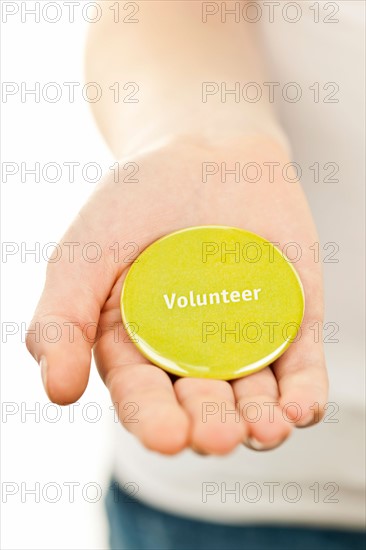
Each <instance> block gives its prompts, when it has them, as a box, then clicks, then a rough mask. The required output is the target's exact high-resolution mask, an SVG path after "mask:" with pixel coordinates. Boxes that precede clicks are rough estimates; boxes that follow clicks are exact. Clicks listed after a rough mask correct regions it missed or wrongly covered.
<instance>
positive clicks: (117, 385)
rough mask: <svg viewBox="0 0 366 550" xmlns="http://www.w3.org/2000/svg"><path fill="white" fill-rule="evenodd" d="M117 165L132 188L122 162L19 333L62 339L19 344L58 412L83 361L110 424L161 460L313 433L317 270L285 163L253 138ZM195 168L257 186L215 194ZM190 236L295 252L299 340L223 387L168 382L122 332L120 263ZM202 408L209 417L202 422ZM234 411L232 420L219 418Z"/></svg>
mask: <svg viewBox="0 0 366 550" xmlns="http://www.w3.org/2000/svg"><path fill="white" fill-rule="evenodd" d="M128 162H129V163H130V162H134V163H135V164H134V165H129V167H130V166H134V167H135V169H136V170H137V169H138V172H137V173H136V175H135V176H134V178H126V177H125V176H126V174H127V172H126V163H127V161H125V162H121V171H120V178H119V181H118V182H116V181H115V177H114V176H115V175H109V176H108V177H107V178H105V180H104V181H103V182H102V183H101V184H100V185H99V186H98V187H97V189H96V190H95V192H94V193H93V195H92V196H91V198H90V199H89V201H88V202H87V204H86V205H85V206H84V207H83V208H82V210H81V211H80V213H79V215H78V216H77V218H76V220H75V221H74V223H73V224H72V225H71V227H70V228H69V229H68V230H67V232H66V234H65V235H64V237H63V239H62V240H61V242H60V246H61V249H62V250H63V252H65V253H64V254H63V255H62V258H61V260H60V261H58V262H55V263H50V264H49V265H48V269H47V278H46V283H45V288H44V291H43V294H42V296H41V299H40V301H39V304H38V306H37V309H36V312H35V314H34V318H33V320H32V323H31V326H30V328H32V326H33V327H34V324H35V323H40V326H41V327H42V326H43V325H45V324H47V323H50V322H55V323H58V325H59V326H60V327H61V329H62V336H61V338H60V339H59V340H58V341H57V342H50V341H47V340H45V339H42V338H41V340H40V341H36V338H35V336H34V334H32V332H30V333H29V335H28V337H27V347H28V349H29V351H30V352H31V354H32V355H33V356H34V357H35V358H36V360H37V361H39V362H40V363H41V367H42V376H43V380H44V383H45V387H46V391H47V393H48V395H49V397H50V399H51V400H52V401H54V402H56V403H60V404H69V403H72V402H74V401H76V400H77V399H78V398H79V397H80V395H81V394H82V393H83V391H84V390H85V388H86V385H87V383H88V377H89V369H90V362H91V353H92V350H93V352H94V356H95V361H96V364H97V367H98V370H99V372H100V375H101V377H102V379H103V380H104V382H105V384H106V385H107V387H108V389H109V391H110V393H111V397H112V400H113V402H114V403H117V404H118V410H119V412H120V418H121V422H122V423H124V424H125V426H126V428H127V429H128V430H130V431H131V432H133V433H134V434H135V435H136V436H137V437H138V438H139V439H140V440H141V442H142V443H143V444H144V445H145V446H146V447H147V448H149V449H152V450H155V451H158V452H161V453H166V454H173V453H177V452H179V451H181V450H182V449H184V448H185V447H192V448H193V449H195V450H196V451H198V452H201V453H213V454H225V453H228V452H230V451H231V450H233V449H234V448H235V447H236V446H237V445H238V444H241V443H245V444H247V445H248V446H251V447H252V448H254V449H258V450H260V449H270V448H273V447H275V446H277V445H278V444H280V443H281V442H282V441H283V440H285V439H286V437H287V436H288V435H289V433H290V431H291V429H292V428H293V426H306V425H310V424H312V423H314V422H316V421H318V420H319V419H320V418H321V414H322V409H323V406H324V403H325V401H326V398H327V375H326V369H325V364H324V356H323V347H322V341H321V337H320V338H315V337H314V335H315V331H314V326H317V327H318V328H319V331H320V334H321V325H322V316H323V302H322V281H321V267H320V263H319V262H316V261H315V259H316V258H314V247H313V245H314V243H315V242H317V234H316V230H315V227H314V224H313V221H312V218H311V214H310V211H309V208H308V205H307V203H306V200H305V198H304V195H303V192H302V190H301V187H300V185H299V183H298V182H294V181H288V180H289V178H288V177H287V178H286V179H287V181H286V180H285V179H284V178H283V176H282V171H281V167H282V166H284V165H285V164H286V163H287V162H288V159H287V158H286V155H285V153H284V152H283V151H282V149H280V148H279V147H278V146H277V145H276V144H275V143H272V142H271V141H269V140H266V139H263V138H252V139H250V138H248V139H246V140H245V141H242V142H241V143H233V144H231V145H230V146H225V147H220V148H218V147H216V148H209V147H206V146H204V145H201V144H190V143H186V142H184V141H182V142H176V143H172V144H170V145H167V146H164V147H162V148H160V149H157V150H155V151H152V152H150V153H148V154H144V155H141V156H139V157H136V158H134V159H128ZM203 162H214V163H216V164H217V165H218V166H220V163H222V162H225V163H226V165H227V166H228V167H233V166H234V164H235V162H240V163H241V164H242V165H245V164H246V163H249V162H251V163H254V162H255V163H257V164H258V165H259V166H261V167H263V168H264V170H263V173H262V177H261V178H260V179H259V180H258V181H256V182H253V181H250V182H248V181H247V182H245V181H243V180H242V181H240V182H236V181H235V178H234V177H230V176H227V181H226V183H223V181H222V178H221V176H220V173H218V174H216V175H213V176H210V177H208V178H207V181H202V163H203ZM272 162H278V163H280V166H279V168H278V170H277V171H276V172H275V176H274V179H272V178H269V177H268V172H266V171H265V166H268V163H272ZM263 163H267V164H266V165H264V164H263ZM129 167H128V168H129ZM129 171H130V168H129ZM131 179H134V180H136V181H132V182H131V181H130V180H131ZM197 225H228V226H235V227H241V228H243V229H246V230H248V231H253V232H255V233H258V234H259V235H261V236H263V237H264V238H266V239H268V240H269V241H272V242H278V243H280V247H281V246H283V245H285V244H287V243H297V245H296V250H297V251H299V250H300V251H301V258H299V259H298V261H297V262H296V264H295V266H296V269H297V271H298V273H299V275H300V278H301V280H302V283H303V286H304V290H305V303H306V309H305V317H304V321H303V325H302V332H301V338H300V339H299V340H298V341H297V342H295V343H293V344H292V345H291V346H290V348H289V349H288V350H287V351H286V353H285V354H284V355H283V356H281V357H280V358H279V359H278V360H277V361H275V363H274V364H273V365H271V366H269V367H267V368H265V369H263V370H262V371H260V372H258V373H255V374H252V375H250V376H247V377H244V378H241V379H238V380H234V381H231V382H230V383H229V382H225V381H219V380H207V379H205V380H204V379H198V378H180V379H176V380H173V379H172V377H170V376H169V375H168V374H167V373H166V372H164V371H163V370H161V369H160V368H158V367H156V366H154V365H152V364H150V363H149V362H148V361H147V360H146V359H145V358H144V357H143V356H142V355H141V354H140V353H139V351H138V350H137V348H136V347H135V346H134V345H133V344H132V343H131V342H130V341H129V340H128V337H127V335H126V331H125V329H124V327H123V325H122V322H121V314H120V293H121V287H122V284H123V280H124V277H125V276H126V273H127V271H128V268H129V265H130V262H129V259H131V258H132V259H133V258H134V257H136V251H138V252H141V251H142V250H143V249H144V248H145V247H146V246H148V245H149V244H151V243H152V242H154V241H155V240H156V239H158V238H160V237H162V236H164V235H166V234H167V233H170V232H172V231H176V230H179V229H182V228H185V227H189V226H197ZM70 243H80V245H78V246H74V247H73V256H74V257H73V258H72V261H71V258H70V256H71V255H70ZM88 243H97V245H98V248H99V247H100V248H99V250H100V251H101V257H100V259H96V261H94V259H92V260H91V256H93V255H92V253H90V254H86V253H85V251H86V249H87V248H88V247H85V245H87V244H88ZM147 284H149V282H148V281H147ZM71 325H73V326H74V330H73V338H70V326H71ZM41 334H42V331H41ZM41 359H42V360H41ZM129 403H132V404H135V405H136V407H137V408H138V412H137V414H136V415H135V418H136V420H137V422H128V415H127V414H126V408H124V407H125V406H126V405H127V404H129ZM207 403H210V404H211V405H212V408H211V409H210V410H211V411H213V412H212V414H208V415H204V414H203V411H205V410H207ZM251 403H252V404H254V405H253V409H252V411H251V406H252V405H250V404H251ZM235 407H236V408H237V410H238V411H239V412H240V414H239V415H235V414H233V413H232V414H230V411H234V409H235ZM243 411H246V414H242V412H243ZM258 411H260V414H258ZM254 420H255V421H254Z"/></svg>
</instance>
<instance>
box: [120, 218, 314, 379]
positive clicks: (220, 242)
mask: <svg viewBox="0 0 366 550" xmlns="http://www.w3.org/2000/svg"><path fill="white" fill-rule="evenodd" d="M121 313H122V319H123V322H124V325H125V327H126V330H127V332H128V334H129V337H130V339H131V341H132V342H133V343H134V344H135V345H136V346H137V347H138V349H139V350H140V352H141V353H142V354H143V355H144V356H145V357H146V358H147V359H149V360H150V361H151V362H152V363H154V364H155V365H158V366H159V367H162V368H163V369H165V370H166V371H169V372H171V373H173V374H175V375H178V376H193V377H201V378H216V379H223V380H230V379H232V378H238V377H241V376H246V375H248V374H251V373H253V372H256V371H258V370H260V369H263V368H264V367H266V366H267V365H269V364H270V363H272V362H273V361H274V360H275V359H277V358H278V357H279V356H280V355H281V354H282V353H284V351H285V350H286V349H287V348H288V346H289V345H290V344H291V343H292V342H293V341H294V340H296V339H297V338H298V337H299V334H298V331H299V329H300V325H301V322H302V318H303V314H304V293H303V288H302V285H301V281H300V279H299V276H298V275H297V273H296V271H295V269H294V267H293V266H292V264H291V263H290V262H289V260H288V259H287V258H286V257H285V256H284V255H283V253H282V252H281V251H280V250H279V249H277V248H276V247H275V246H274V245H273V244H271V243H270V242H269V241H267V240H265V239H263V238H262V237H259V236H258V235H255V234H254V233H250V232H248V231H244V230H242V229H238V228H234V227H224V226H202V227H191V228H188V229H184V230H181V231H177V232H175V233H171V234H169V235H166V236H165V237H163V238H161V239H159V240H157V241H155V242H154V243H153V244H151V245H150V246H149V247H148V248H146V249H145V250H144V251H143V252H142V253H141V254H140V255H139V256H138V258H137V259H136V260H135V261H134V263H133V264H132V266H131V267H130V270H129V272H128V274H127V276H126V279H125V281H124V285H123V288H122V293H121Z"/></svg>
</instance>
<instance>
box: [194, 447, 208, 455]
mask: <svg viewBox="0 0 366 550" xmlns="http://www.w3.org/2000/svg"><path fill="white" fill-rule="evenodd" d="M191 449H192V451H193V452H194V453H196V454H197V455H199V456H208V453H205V452H204V451H201V449H198V448H197V447H195V446H194V445H191Z"/></svg>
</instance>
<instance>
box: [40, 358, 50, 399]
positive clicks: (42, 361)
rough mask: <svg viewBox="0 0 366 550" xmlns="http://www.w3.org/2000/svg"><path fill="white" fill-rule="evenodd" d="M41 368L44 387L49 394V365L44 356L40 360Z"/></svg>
mask: <svg viewBox="0 0 366 550" xmlns="http://www.w3.org/2000/svg"><path fill="white" fill-rule="evenodd" d="M39 366H40V367H41V376H42V382H43V386H44V389H45V390H46V393H47V368H48V365H47V359H46V357H45V356H44V355H41V358H40V360H39Z"/></svg>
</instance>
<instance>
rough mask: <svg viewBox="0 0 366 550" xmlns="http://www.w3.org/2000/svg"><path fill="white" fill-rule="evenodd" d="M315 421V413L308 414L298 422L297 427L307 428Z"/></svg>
mask: <svg viewBox="0 0 366 550" xmlns="http://www.w3.org/2000/svg"><path fill="white" fill-rule="evenodd" d="M314 423H315V418H314V415H313V413H311V414H310V415H308V416H305V418H303V419H302V420H300V421H299V422H297V423H296V428H307V427H308V426H311V425H312V424H314Z"/></svg>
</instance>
